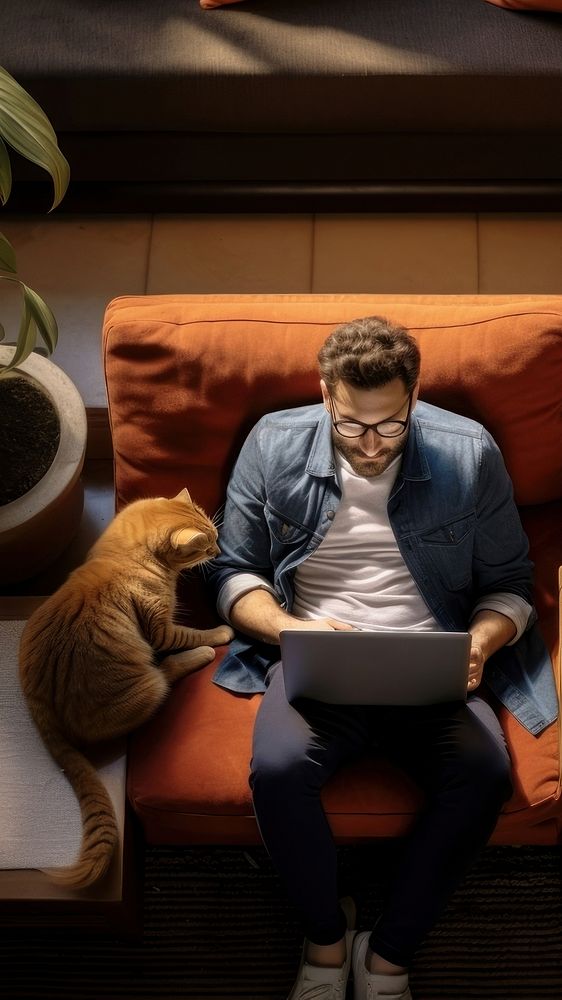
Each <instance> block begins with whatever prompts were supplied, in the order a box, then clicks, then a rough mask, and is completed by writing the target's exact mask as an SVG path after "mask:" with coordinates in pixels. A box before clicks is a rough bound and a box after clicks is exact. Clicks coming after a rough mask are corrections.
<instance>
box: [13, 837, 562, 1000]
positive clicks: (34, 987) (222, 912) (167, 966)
mask: <svg viewBox="0 0 562 1000" xmlns="http://www.w3.org/2000/svg"><path fill="white" fill-rule="evenodd" d="M396 850H397V848H396V845H386V844H383V845H375V846H372V847H368V848H364V847H361V848H352V847H345V848H340V849H339V859H340V871H341V888H342V894H343V893H347V892H352V893H354V894H355V897H356V899H357V901H358V906H359V919H358V926H359V927H361V928H368V927H370V926H372V924H373V923H374V922H375V920H376V917H377V914H378V913H379V911H380V905H381V898H382V894H383V892H384V880H385V877H386V875H387V873H388V872H389V871H390V870H391V869H392V864H393V863H394V862H395V860H396ZM145 872H146V875H145V878H146V882H145V896H144V900H145V901H144V930H143V935H142V938H139V940H134V941H129V940H125V939H119V938H118V937H116V936H114V935H113V936H104V935H100V934H95V935H88V934H84V933H78V932H76V933H73V932H71V931H70V932H69V931H68V930H60V929H59V930H57V929H56V928H44V929H41V930H40V931H29V930H25V931H22V930H21V929H18V930H16V929H13V930H10V929H8V930H7V931H4V932H3V938H2V941H1V943H0V963H1V969H0V996H2V997H4V996H5V997H6V998H9V1000H24V998H25V1000H36V998H37V1000H39V998H40V1000H54V998H56V1000H121V998H123V1000H124V998H128V1000H137V998H138V1000H141V998H150V1000H227V998H228V1000H233V998H240V1000H242V998H248V1000H266V998H267V1000H285V998H286V997H287V995H288V992H289V990H290V987H291V985H292V982H293V979H294V974H295V970H296V968H297V965H298V961H299V956H300V949H301V943H302V942H301V936H300V933H301V932H300V928H299V925H298V922H297V920H296V918H295V914H294V912H293V910H292V908H291V907H290V905H289V904H288V902H287V900H286V898H285V895H284V891H283V888H282V886H281V884H280V882H279V879H278V877H277V876H276V874H275V872H274V871H273V868H272V866H271V864H270V862H269V859H268V857H267V855H266V853H265V851H264V850H263V849H261V848H251V849H248V850H243V849H241V848H215V849H212V848H190V849H185V850H179V849H176V848H174V849H171V848H148V849H147V853H146V864H145ZM410 982H411V987H412V993H413V996H414V1000H500V998H501V1000H542V998H543V997H544V998H551V1000H562V878H561V868H560V854H559V851H558V849H556V848H512V847H509V848H501V847H493V848H488V849H487V850H486V852H485V853H484V855H483V857H482V858H481V860H480V861H479V862H478V864H477V865H476V866H475V867H474V868H473V870H472V871H471V873H470V874H469V875H468V876H467V878H466V879H465V881H464V882H463V884H462V885H461V886H460V887H459V889H458V890H457V892H456V894H455V895H454V897H453V899H452V900H451V902H450V904H449V906H448V908H447V910H446V912H445V913H444V914H443V917H442V919H441V920H440V922H439V924H438V926H437V927H435V929H434V930H433V932H432V933H431V934H430V936H429V937H428V938H427V940H426V942H425V944H424V945H423V947H422V948H421V949H420V951H419V953H418V956H417V959H416V962H415V966H414V968H413V969H412V973H411V977H410ZM351 996H352V985H351V983H350V984H349V992H348V997H349V998H351Z"/></svg>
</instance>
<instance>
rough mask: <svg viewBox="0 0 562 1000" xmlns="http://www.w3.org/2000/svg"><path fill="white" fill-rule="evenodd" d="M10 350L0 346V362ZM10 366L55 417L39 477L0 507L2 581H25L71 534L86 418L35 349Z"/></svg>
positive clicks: (67, 385)
mask: <svg viewBox="0 0 562 1000" xmlns="http://www.w3.org/2000/svg"><path fill="white" fill-rule="evenodd" d="M13 353H14V348H13V347H0V364H6V363H7V362H8V361H9V360H10V358H11V357H12V355H13ZM15 371H16V372H17V373H20V374H23V375H29V376H30V377H31V378H32V379H34V380H35V382H37V383H39V386H40V388H41V389H42V390H43V392H45V393H46V394H47V396H49V397H50V399H51V402H52V403H53V405H54V407H55V409H56V411H57V414H58V418H59V422H60V442H59V447H58V450H57V453H56V455H55V458H54V460H53V463H52V465H51V467H50V468H49V469H48V470H47V472H46V473H45V475H44V476H43V478H42V479H41V480H40V481H39V482H38V483H36V485H35V486H34V487H33V488H32V489H31V490H29V491H28V492H27V493H25V494H24V495H23V496H21V497H18V499H17V500H13V501H12V503H8V504H5V505H4V506H3V507H0V585H2V586H5V585H6V584H9V583H18V582H20V581H22V580H27V579H29V578H30V577H32V576H34V575H35V573H38V572H40V571H41V570H42V569H44V568H45V566H48V565H49V563H51V562H52V561H53V560H54V559H56V558H57V556H59V555H60V553H61V552H62V551H63V550H64V549H65V548H66V546H67V545H68V544H69V542H70V541H71V540H72V538H73V537H74V535H75V534H76V531H77V530H78V525H79V523H80V518H81V516H82V509H83V506H84V490H83V486H82V481H81V479H80V473H81V471H82V466H83V464H84V454H85V451H86V438H87V423H86V409H85V407H84V403H83V401H82V397H81V396H80V393H79V392H78V390H77V388H76V386H75V385H74V383H73V382H72V381H71V380H70V379H69V377H68V375H65V373H64V372H63V371H62V370H61V369H60V368H58V367H57V365H54V364H53V362H52V361H49V360H48V359H47V358H43V357H41V355H39V354H31V355H30V356H29V358H27V360H26V361H24V362H23V363H22V364H21V365H18V368H17V369H15ZM0 474H1V473H0Z"/></svg>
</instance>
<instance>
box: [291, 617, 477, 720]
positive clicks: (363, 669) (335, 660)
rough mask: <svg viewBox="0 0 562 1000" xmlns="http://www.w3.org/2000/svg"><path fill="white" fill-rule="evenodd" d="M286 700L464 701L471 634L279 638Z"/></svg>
mask: <svg viewBox="0 0 562 1000" xmlns="http://www.w3.org/2000/svg"><path fill="white" fill-rule="evenodd" d="M280 644H281V661H282V664H283V667H282V669H283V678H284V681H285V692H286V694H287V699H288V701H291V702H292V701H295V699H297V698H314V699H316V700H317V701H325V702H329V703H330V704H333V705H434V704H437V703H439V702H447V701H464V700H466V695H467V685H468V667H469V660H470V635H469V633H468V632H405V631H388V632H386V631H385V632H367V631H365V632H359V631H353V632H328V631H324V630H318V631H316V630H308V629H305V630H299V629H284V630H283V631H282V632H281V635H280Z"/></svg>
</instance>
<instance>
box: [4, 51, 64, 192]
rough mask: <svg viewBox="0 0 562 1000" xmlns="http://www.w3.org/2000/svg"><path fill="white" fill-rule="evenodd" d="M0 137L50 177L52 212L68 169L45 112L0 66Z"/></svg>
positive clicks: (62, 189) (62, 188) (62, 187)
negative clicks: (52, 194) (51, 183)
mask: <svg viewBox="0 0 562 1000" xmlns="http://www.w3.org/2000/svg"><path fill="white" fill-rule="evenodd" d="M0 136H2V137H3V138H4V139H5V140H6V142H7V143H8V144H9V145H10V146H12V147H13V148H14V149H15V150H17V152H18V153H21V155H22V156H25V158H26V159H27V160H30V161H31V162H32V163H37V164H38V165H39V166H40V167H42V168H43V169H44V170H47V171H48V173H49V174H50V175H51V178H52V181H53V188H54V200H53V204H52V206H51V209H53V208H55V207H56V206H57V205H58V204H59V203H60V202H61V201H62V198H63V197H64V194H65V192H66V189H67V187H68V181H69V178H70V167H69V165H68V162H67V160H66V158H65V157H64V156H63V154H62V152H61V151H60V149H59V146H58V142H57V137H56V135H55V132H54V130H53V127H52V125H51V123H50V121H49V119H48V118H47V115H46V114H45V112H44V111H43V110H42V109H41V108H40V107H39V105H38V104H37V102H36V101H34V100H33V98H32V97H31V95H30V94H28V93H27V91H26V90H24V89H23V87H21V86H20V84H19V83H17V81H16V80H14V78H13V77H12V76H10V74H9V73H8V72H7V71H6V70H5V69H3V67H1V66H0Z"/></svg>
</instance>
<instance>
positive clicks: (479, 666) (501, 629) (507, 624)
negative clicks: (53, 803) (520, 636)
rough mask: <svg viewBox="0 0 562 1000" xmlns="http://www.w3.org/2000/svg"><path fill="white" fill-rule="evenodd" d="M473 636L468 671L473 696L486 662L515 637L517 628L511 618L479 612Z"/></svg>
mask: <svg viewBox="0 0 562 1000" xmlns="http://www.w3.org/2000/svg"><path fill="white" fill-rule="evenodd" d="M468 631H469V632H470V634H471V636H472V645H471V649H470V666H469V671H468V687H467V690H468V693H469V694H472V693H473V692H474V691H476V689H477V688H478V687H479V685H480V683H481V681H482V674H483V672H484V666H485V664H486V660H487V659H489V657H490V656H491V655H492V653H495V652H496V650H498V649H501V647H502V646H505V645H506V643H508V642H511V640H512V639H513V638H514V637H515V634H516V628H515V625H514V624H513V622H512V620H511V618H507V617H506V615H501V614H500V613H499V612H498V611H487V610H483V611H479V612H478V614H477V615H475V616H474V618H473V619H472V621H471V623H470V628H469V630H468Z"/></svg>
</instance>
